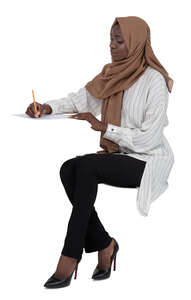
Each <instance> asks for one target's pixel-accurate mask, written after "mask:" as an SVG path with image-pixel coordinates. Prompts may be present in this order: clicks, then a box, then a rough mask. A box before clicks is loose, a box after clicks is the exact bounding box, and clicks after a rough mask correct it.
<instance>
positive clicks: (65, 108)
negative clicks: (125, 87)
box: [45, 87, 102, 116]
mask: <svg viewBox="0 0 191 300" xmlns="http://www.w3.org/2000/svg"><path fill="white" fill-rule="evenodd" d="M45 104H49V105H50V106H51V108H52V114H61V113H64V112H78V113H81V112H91V113H92V114H93V115H94V116H98V115H99V114H101V105H102V99H97V98H95V97H94V96H93V95H91V94H90V93H89V92H88V90H87V89H86V88H85V87H83V88H80V89H79V90H78V91H77V92H76V93H69V94H68V95H67V97H64V98H59V99H56V100H49V101H47V102H45Z"/></svg>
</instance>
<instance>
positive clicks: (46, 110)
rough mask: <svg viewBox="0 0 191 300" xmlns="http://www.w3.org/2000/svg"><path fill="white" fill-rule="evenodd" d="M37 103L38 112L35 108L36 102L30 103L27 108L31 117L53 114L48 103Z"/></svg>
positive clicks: (27, 112)
mask: <svg viewBox="0 0 191 300" xmlns="http://www.w3.org/2000/svg"><path fill="white" fill-rule="evenodd" d="M35 103H36V108H37V113H35V110H34V103H31V104H29V106H28V107H27V110H26V112H25V113H26V114H27V115H28V116H29V117H31V118H40V117H41V116H42V115H46V114H51V112H52V109H51V107H50V105H48V104H40V103H38V102H35Z"/></svg>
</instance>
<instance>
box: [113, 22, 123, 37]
mask: <svg viewBox="0 0 191 300" xmlns="http://www.w3.org/2000/svg"><path fill="white" fill-rule="evenodd" d="M110 34H112V35H119V36H122V33H121V29H120V26H119V24H115V25H114V26H113V27H112V29H111V33H110Z"/></svg>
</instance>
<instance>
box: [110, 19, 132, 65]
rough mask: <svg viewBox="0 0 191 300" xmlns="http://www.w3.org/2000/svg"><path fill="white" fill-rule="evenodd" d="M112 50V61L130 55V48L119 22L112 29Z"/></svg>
mask: <svg viewBox="0 0 191 300" xmlns="http://www.w3.org/2000/svg"><path fill="white" fill-rule="evenodd" d="M110 39H111V41H110V51H111V56H112V61H119V60H122V59H125V58H127V57H128V49H127V47H126V44H125V41H124V39H123V36H122V33H121V29H120V26H119V24H118V23H117V24H115V25H114V26H113V27H112V30H111V36H110Z"/></svg>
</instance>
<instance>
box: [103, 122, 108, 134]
mask: <svg viewBox="0 0 191 300" xmlns="http://www.w3.org/2000/svg"><path fill="white" fill-rule="evenodd" d="M106 130H107V124H105V123H103V130H102V131H103V132H105V131H106Z"/></svg>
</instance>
